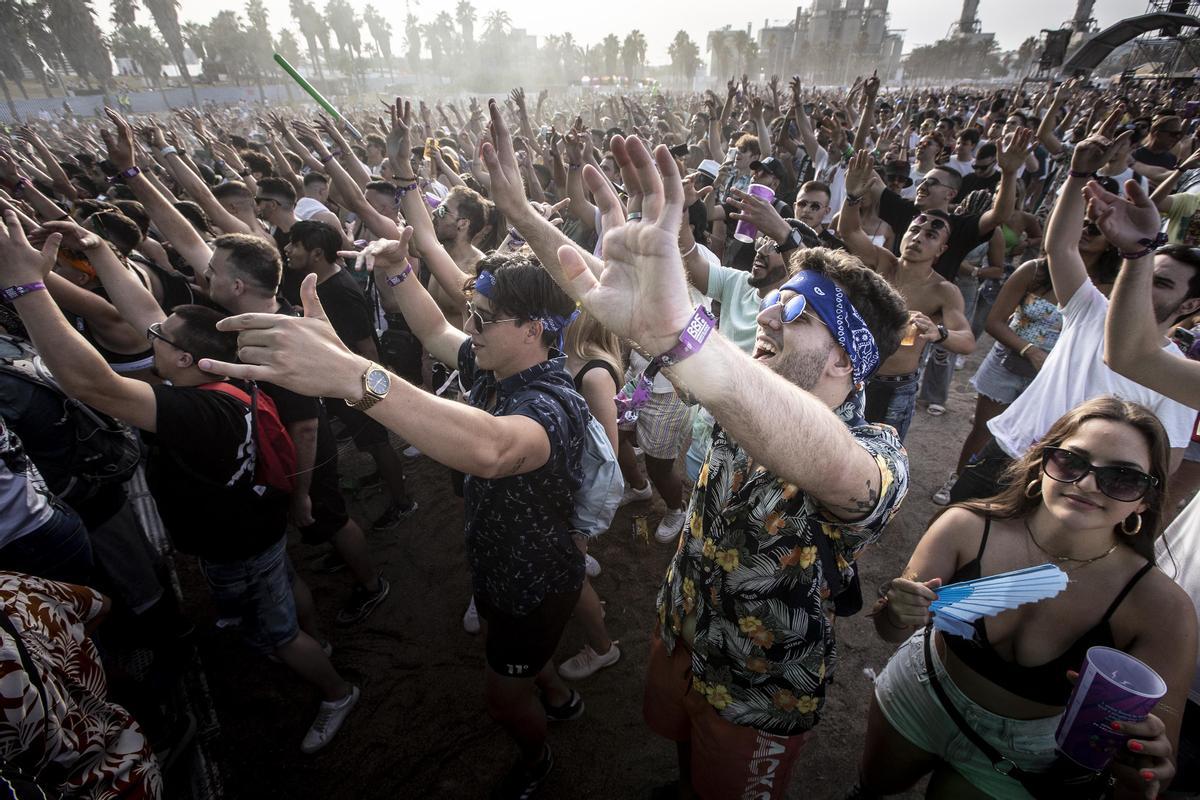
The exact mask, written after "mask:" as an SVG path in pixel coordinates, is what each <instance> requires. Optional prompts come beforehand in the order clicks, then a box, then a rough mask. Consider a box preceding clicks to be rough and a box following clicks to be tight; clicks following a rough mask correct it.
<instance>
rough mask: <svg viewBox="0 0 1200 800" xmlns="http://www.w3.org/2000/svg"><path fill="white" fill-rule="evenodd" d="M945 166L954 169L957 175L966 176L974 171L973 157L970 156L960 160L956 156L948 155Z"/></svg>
mask: <svg viewBox="0 0 1200 800" xmlns="http://www.w3.org/2000/svg"><path fill="white" fill-rule="evenodd" d="M946 166H947V167H949V168H950V169H952V170H954V171H956V172H957V173H958V174H959V175H962V176H963V177H966V176H967V175H970V174H971V173H972V172H974V171H975V159H974V158H970V159H968V160H966V161H962V160H960V159H959V157H958V156H950V160H949V161H947V162H946Z"/></svg>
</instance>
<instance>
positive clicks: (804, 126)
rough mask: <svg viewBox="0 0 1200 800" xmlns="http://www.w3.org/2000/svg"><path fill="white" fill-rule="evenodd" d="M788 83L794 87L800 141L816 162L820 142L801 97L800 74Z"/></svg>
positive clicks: (795, 115)
mask: <svg viewBox="0 0 1200 800" xmlns="http://www.w3.org/2000/svg"><path fill="white" fill-rule="evenodd" d="M788 85H789V86H790V87H791V89H792V115H793V116H794V117H795V119H796V129H797V130H798V131H799V132H800V141H801V142H803V143H804V151H805V152H806V153H808V157H809V158H811V159H812V160H813V161H814V163H815V162H816V159H817V153H818V152H819V150H820V144H818V143H817V134H816V133H814V132H813V127H812V120H811V119H809V117H808V114H806V113H805V111H804V103H803V101H802V100H801V97H800V76H799V75H794V76H793V77H792V80H791V83H789V84H788ZM797 177H799V176H797Z"/></svg>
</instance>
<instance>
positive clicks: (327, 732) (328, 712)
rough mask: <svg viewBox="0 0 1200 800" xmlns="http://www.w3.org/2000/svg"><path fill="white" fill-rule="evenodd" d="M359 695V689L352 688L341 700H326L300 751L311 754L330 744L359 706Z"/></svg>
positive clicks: (305, 735) (318, 711) (301, 744)
mask: <svg viewBox="0 0 1200 800" xmlns="http://www.w3.org/2000/svg"><path fill="white" fill-rule="evenodd" d="M359 694H360V693H359V691H358V687H357V686H351V687H350V694H349V695H347V696H346V697H343V698H342V699H341V700H332V701H330V700H326V701H325V702H323V703H321V707H320V708H319V709H318V710H317V718H316V719H315V720H313V724H312V727H311V728H309V729H308V733H306V734H304V741H303V742H301V743H300V750H301V751H302V752H305V753H310V754H311V753H315V752H317V751H318V750H320V749H321V748H322V747H324V746H325V745H327V744H329V740H330V739H332V738H333V737H334V736H336V735H337V732H338V729H339V728H341V727H342V723H343V722H345V721H346V717H348V716H349V715H350V712H351V711H353V710H354V706H355V705H357V704H358V697H359Z"/></svg>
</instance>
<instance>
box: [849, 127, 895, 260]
mask: <svg viewBox="0 0 1200 800" xmlns="http://www.w3.org/2000/svg"><path fill="white" fill-rule="evenodd" d="M874 174H875V159H874V158H872V157H871V154H870V153H868V152H867V151H866V150H860V151H859V152H857V153H855V154H854V155H853V156H851V157H850V166H849V168H848V169H847V170H846V198H845V200H843V201H842V208H841V211H840V212H839V213H838V225H837V231H838V236H839V237H841V240H842V242H843V243H845V245H846V249H847V250H849V251H850V254H851V255H854V256H857V257H858V259H859V260H860V261H862V262H863V264H865V265H866V266H868V267H870V268H871V269H873V270H876V271H879V270H881V269H884V268H886V267H889V266H891V264H892V263H894V262H895V259H896V257H895V256H894V255H893V254H892V252H891V251H890V250H886V249H884V248H882V247H879V246H878V245H876V244H875V243H874V242H872V241H871V237H869V236H867V234H866V232H865V231H864V230H863V229H862V214H861V213H860V212H859V207H860V206H861V205H862V201H863V196H864V195H865V194H866V193H867V192H868V191H869V190H870V187H871V177H872V176H873V175H874ZM900 233H901V235H903V231H901V232H900Z"/></svg>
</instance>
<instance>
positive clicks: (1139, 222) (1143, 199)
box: [1083, 181, 1161, 253]
mask: <svg viewBox="0 0 1200 800" xmlns="http://www.w3.org/2000/svg"><path fill="white" fill-rule="evenodd" d="M1125 194H1126V197H1121V196H1120V195H1116V194H1113V193H1112V192H1109V191H1106V190H1105V189H1104V187H1102V186H1101V185H1100V184H1099V183H1097V182H1096V181H1089V182H1088V185H1087V186H1085V187H1084V189H1083V196H1084V197H1085V198H1087V203H1088V216H1089V217H1090V218H1091V219H1092V220H1093V221H1095V223H1096V224H1097V225H1098V226H1100V230H1102V231H1104V238H1106V239H1108V241H1110V242H1111V243H1112V244H1114V245H1116V247H1117V249H1118V250H1120V251H1122V252H1126V253H1132V252H1134V251H1138V250H1143V249H1145V247H1146V246H1147V245H1146V242H1147V241H1149V242H1153V241H1154V239H1155V237H1157V236H1158V231H1159V228H1160V226H1161V218H1160V217H1159V215H1158V209H1157V208H1155V207H1154V203H1152V202H1151V201H1150V198H1149V196H1147V195H1146V191H1145V190H1144V189H1142V187H1141V185H1140V184H1138V182H1137V181H1125Z"/></svg>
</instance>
